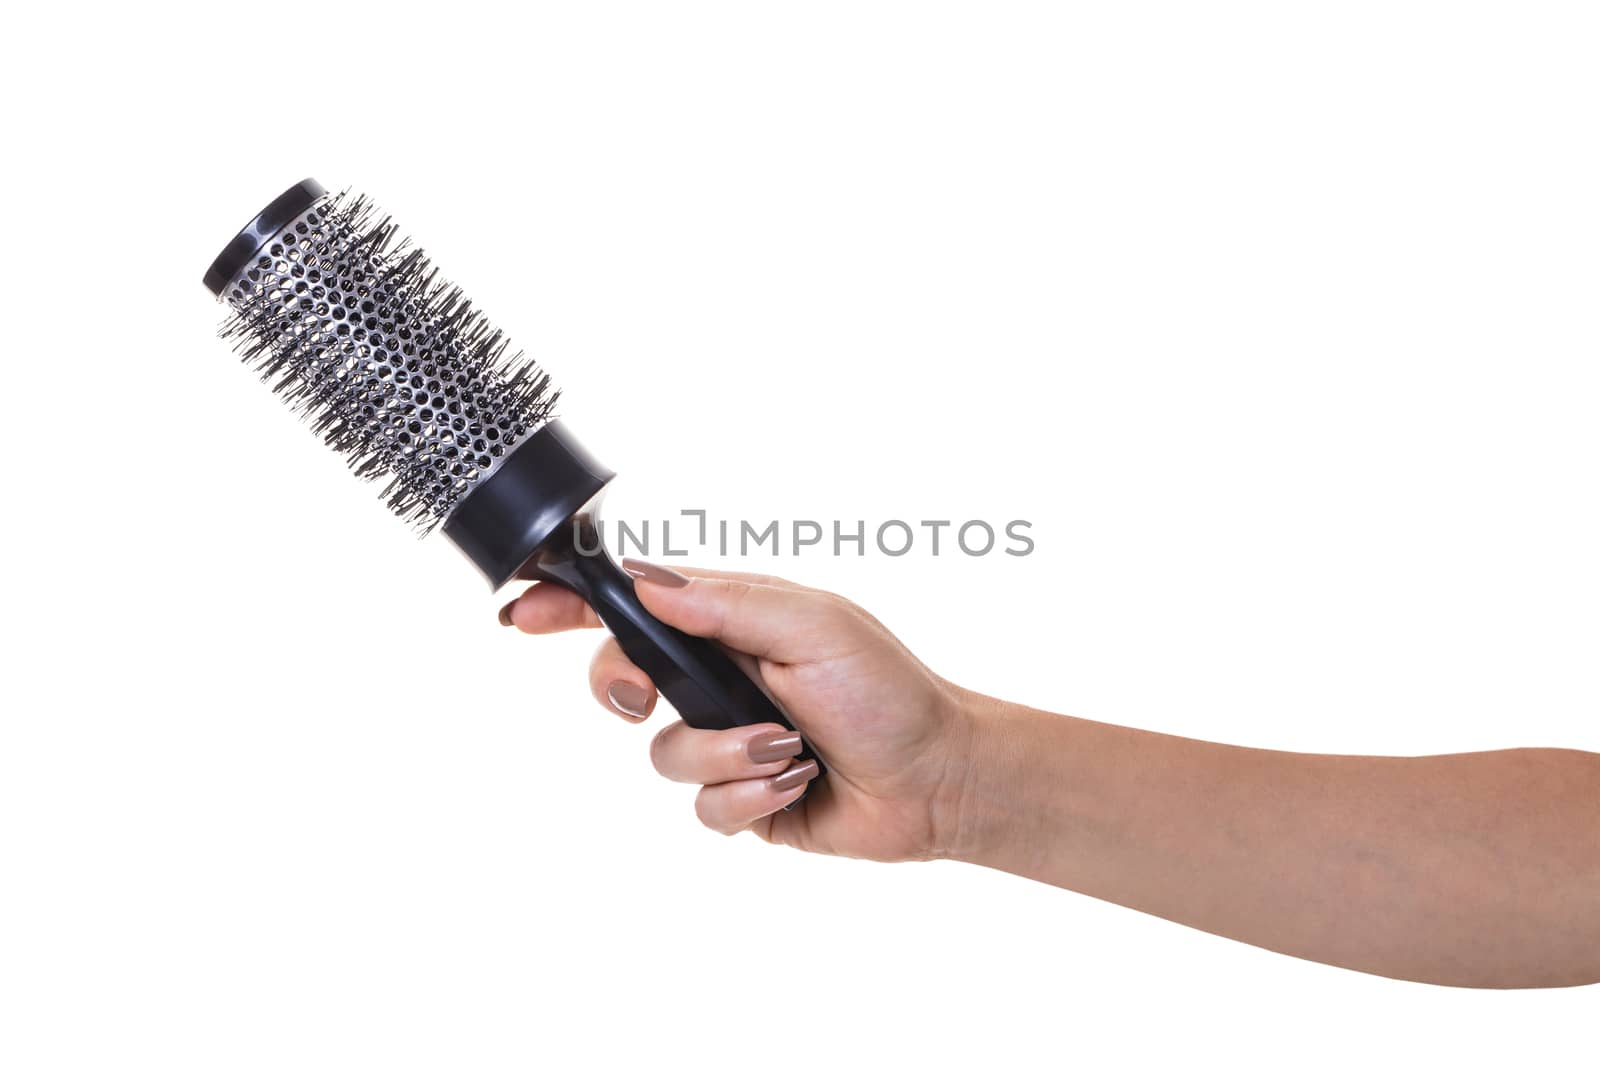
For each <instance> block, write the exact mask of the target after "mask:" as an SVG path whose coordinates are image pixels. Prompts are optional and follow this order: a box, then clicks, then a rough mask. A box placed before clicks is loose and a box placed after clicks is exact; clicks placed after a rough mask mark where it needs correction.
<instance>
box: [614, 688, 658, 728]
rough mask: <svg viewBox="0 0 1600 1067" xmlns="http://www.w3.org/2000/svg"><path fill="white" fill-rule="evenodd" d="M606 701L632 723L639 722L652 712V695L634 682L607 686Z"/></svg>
mask: <svg viewBox="0 0 1600 1067" xmlns="http://www.w3.org/2000/svg"><path fill="white" fill-rule="evenodd" d="M606 699H607V700H609V701H611V706H612V707H613V708H615V709H616V710H617V714H618V715H621V716H622V717H623V718H624V719H627V720H629V721H630V722H638V721H639V720H640V719H642V718H644V717H645V716H646V715H648V714H649V712H650V694H649V693H646V692H645V691H644V690H643V689H640V688H639V687H638V686H636V685H634V684H633V683H632V682H612V683H611V684H610V685H608V686H606Z"/></svg>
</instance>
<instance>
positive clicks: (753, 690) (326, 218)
mask: <svg viewBox="0 0 1600 1067" xmlns="http://www.w3.org/2000/svg"><path fill="white" fill-rule="evenodd" d="M205 285H206V288H207V289H209V290H211V292H212V293H213V295H215V296H216V297H217V298H218V299H221V300H225V301H226V302H227V303H228V304H229V305H230V307H231V308H232V309H233V316H232V318H230V320H229V322H228V323H227V325H226V326H225V327H224V330H223V335H224V336H225V337H228V338H231V339H232V340H234V341H235V343H236V346H237V347H238V349H239V351H240V353H241V355H242V356H243V358H244V359H245V361H246V362H248V363H251V364H253V365H255V366H256V367H257V368H258V369H259V370H260V371H261V374H262V376H263V377H264V378H266V379H267V380H268V381H270V382H272V383H273V386H274V390H275V391H276V392H278V393H279V394H280V395H282V396H283V397H284V398H285V399H286V400H287V401H288V402H289V403H290V405H291V406H292V407H294V408H296V409H297V410H298V411H299V412H300V413H301V414H302V415H303V416H304V417H305V418H306V419H307V420H309V421H310V422H311V424H312V426H313V428H314V429H315V430H317V431H318V432H319V433H320V434H321V435H322V437H323V439H324V440H325V441H326V442H327V443H328V444H329V445H330V446H331V447H333V448H334V449H335V450H336V451H340V452H343V453H346V454H347V456H348V458H349V462H350V465H351V467H352V468H353V469H354V470H355V472H356V473H357V474H358V475H360V476H362V477H364V478H387V479H389V481H388V484H387V485H386V486H385V488H384V496H385V498H386V499H387V500H388V502H389V506H390V508H392V509H393V510H394V511H395V512H397V513H398V514H399V515H401V516H402V517H403V518H405V519H407V520H408V521H410V522H412V523H414V524H415V525H418V526H420V527H422V528H423V530H424V531H426V530H428V529H431V528H433V527H434V526H442V529H443V531H444V535H445V536H446V537H448V538H449V539H450V540H451V541H453V542H454V543H455V544H456V546H457V547H458V548H460V549H461V551H462V552H463V553H464V554H465V555H466V557H467V558H468V559H469V560H470V561H471V562H472V563H473V565H474V566H476V567H477V568H478V570H479V571H480V572H482V574H483V575H484V577H485V578H487V579H488V580H489V583H490V585H491V586H494V587H495V588H499V587H500V586H502V585H504V584H505V583H506V582H508V581H511V580H512V579H514V578H521V579H527V580H541V581H549V582H555V583H557V584H559V585H562V586H565V587H566V588H568V589H571V590H572V591H573V592H575V593H577V594H578V595H579V596H581V597H583V598H584V599H585V600H586V601H588V602H589V604H590V605H591V606H592V607H593V608H594V610H595V613H596V614H597V615H598V616H599V617H600V620H601V621H602V622H604V623H605V624H606V627H607V628H608V629H609V630H611V632H612V634H613V635H614V636H615V637H616V639H617V642H618V644H619V645H621V647H622V649H623V651H624V652H626V653H627V654H628V656H629V658H630V659H632V660H633V661H634V662H635V663H636V664H638V666H639V667H640V668H641V669H643V670H644V672H645V673H646V674H648V675H649V676H650V678H651V680H652V681H654V682H655V683H656V687H657V688H658V689H659V690H660V691H661V693H662V695H663V696H665V697H666V698H667V699H668V700H669V701H671V702H672V705H673V706H674V707H675V708H676V709H677V710H678V713H679V715H681V716H682V717H683V720H684V721H685V722H687V723H688V724H689V725H690V726H694V727H697V728H699V729H726V728H728V727H733V726H747V725H753V724H756V723H764V722H771V723H779V724H781V725H783V726H784V727H786V728H790V729H792V727H790V725H789V722H788V720H787V719H786V718H785V717H784V715H783V712H782V711H781V710H780V709H779V708H778V707H777V705H776V704H775V703H773V701H772V699H771V698H770V697H769V696H767V694H766V692H765V691H764V690H763V689H762V688H761V686H760V685H759V684H758V683H757V682H755V681H754V680H753V679H752V678H750V677H749V676H747V675H746V674H745V673H744V672H743V671H742V670H741V669H740V668H739V667H738V666H737V665H736V664H735V663H734V661H733V660H732V659H731V658H730V657H729V655H728V653H727V651H726V650H724V649H723V648H721V647H720V646H718V645H716V644H715V643H713V642H711V641H708V640H706V639H705V638H701V637H694V636H691V635H688V634H684V633H682V632H680V631H678V630H675V629H673V628H672V627H670V626H667V625H666V624H664V623H662V622H661V621H660V620H658V619H656V618H655V617H654V616H653V615H651V614H650V613H649V612H648V611H646V610H645V608H644V606H643V604H641V603H640V601H639V598H638V595H637V594H636V593H635V591H634V587H633V580H632V579H631V578H630V577H628V575H626V574H625V573H623V571H622V569H621V568H619V567H618V566H617V565H616V563H615V562H614V561H613V560H612V559H611V557H610V556H609V555H608V554H607V553H606V551H605V548H604V546H603V544H602V543H601V536H600V527H599V524H598V523H599V520H598V510H599V502H600V497H601V495H602V493H603V491H604V489H605V486H606V484H607V483H608V482H609V481H610V480H611V478H612V477H613V475H612V472H611V471H610V470H608V469H606V468H605V467H604V466H602V465H601V464H600V463H599V462H598V461H597V460H596V459H595V458H594V457H593V456H592V455H590V454H589V452H588V450H587V449H585V448H584V447H583V445H582V444H580V443H579V442H578V440H577V438H576V437H574V436H573V434H572V433H571V431H570V430H568V429H567V427H566V426H564V425H563V424H562V423H560V422H559V421H552V419H551V415H552V413H553V408H554V405H555V401H556V397H557V394H556V392H555V391H554V390H553V389H552V388H550V382H549V377H548V375H546V374H544V373H542V372H540V371H539V370H538V369H537V367H535V366H534V364H533V362H532V361H531V360H528V359H526V358H524V357H523V356H521V355H520V354H518V355H510V356H508V355H507V353H506V350H507V342H506V339H505V337H504V335H502V334H501V333H500V332H499V331H498V330H495V329H494V328H493V327H491V326H490V325H489V324H488V322H487V321H485V319H484V318H483V315H482V314H481V313H480V312H478V311H476V310H475V309H473V307H472V305H471V303H470V302H469V301H467V300H466V298H465V297H464V296H463V294H462V293H461V291H460V290H459V289H456V288H455V287H453V286H450V285H448V284H447V283H446V282H444V281H443V280H441V279H440V278H439V275H438V272H437V271H436V270H434V268H433V267H432V266H431V265H430V264H429V263H428V260H427V258H426V257H425V256H424V255H423V254H422V253H421V252H420V251H419V250H417V249H414V248H411V247H410V246H409V245H408V244H407V242H405V241H403V240H399V239H398V238H397V235H396V232H395V228H394V226H393V224H392V223H391V222H390V221H389V220H388V219H387V218H383V217H380V216H378V215H377V213H376V212H375V211H374V210H373V208H372V206H371V205H370V204H369V203H368V202H367V201H366V200H364V199H362V198H354V199H352V198H350V197H348V196H347V195H345V194H340V195H337V196H334V195H330V194H328V193H327V191H326V190H324V189H323V187H322V186H321V185H320V184H318V183H317V182H315V181H313V180H311V179H307V180H305V181H302V182H300V183H299V184H297V185H295V186H292V187H291V188H289V189H288V190H286V191H285V192H284V193H282V194H281V195H280V196H278V197H277V198H276V199H275V200H273V201H272V203H270V204H268V205H267V207H266V208H265V209H264V210H262V212H261V213H260V214H259V215H257V216H256V217H255V218H254V219H252V220H251V221H250V223H249V224H248V225H246V226H245V227H244V229H242V230H240V231H239V234H238V235H237V236H236V237H235V238H234V239H233V240H232V241H231V242H229V244H228V246H227V247H226V248H225V249H223V251H222V254H221V255H219V256H218V257H217V258H216V261H215V262H213V263H212V264H211V267H210V269H209V270H207V271H206V275H205ZM812 756H813V753H812V752H811V751H810V749H809V748H807V749H805V750H804V751H803V754H802V758H811V757H812Z"/></svg>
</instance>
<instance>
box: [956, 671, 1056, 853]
mask: <svg viewBox="0 0 1600 1067" xmlns="http://www.w3.org/2000/svg"><path fill="white" fill-rule="evenodd" d="M954 705H955V712H954V715H953V724H954V725H953V729H952V734H953V735H954V736H955V737H956V738H958V741H957V743H956V745H955V755H954V757H953V759H952V761H951V762H952V766H951V770H950V773H949V774H948V775H947V788H946V790H945V796H944V798H943V799H942V801H941V803H940V804H939V808H940V816H941V817H940V818H939V819H937V820H936V822H937V824H938V826H939V837H938V841H937V842H936V848H935V850H934V854H935V856H936V857H937V858H940V859H952V860H959V861H960V862H963V863H974V864H980V865H983V866H989V867H997V866H1003V865H1004V862H1003V854H1004V852H1005V850H1006V849H1007V848H1008V847H1015V846H1017V845H1019V844H1022V843H1023V842H1022V841H1021V840H1020V838H1021V837H1022V836H1023V835H1024V834H1025V833H1026V820H1025V819H1019V818H1018V816H1019V813H1020V811H1021V802H1022V796H1021V794H1022V793H1023V792H1025V788H1026V777H1027V774H1028V772H1029V768H1028V766H1027V755H1028V752H1029V749H1030V747H1031V746H1030V743H1029V741H1028V735H1029V732H1030V727H1031V726H1032V720H1034V719H1036V718H1056V717H1057V716H1049V715H1047V713H1045V712H1041V711H1037V710H1035V709H1033V708H1027V707H1023V706H1021V705H1018V704H1011V703H1008V702H1006V701H1003V700H997V699H995V698H994V697H990V696H985V695H984V694H982V693H975V692H972V691H971V690H958V691H957V693H956V694H955V697H954Z"/></svg>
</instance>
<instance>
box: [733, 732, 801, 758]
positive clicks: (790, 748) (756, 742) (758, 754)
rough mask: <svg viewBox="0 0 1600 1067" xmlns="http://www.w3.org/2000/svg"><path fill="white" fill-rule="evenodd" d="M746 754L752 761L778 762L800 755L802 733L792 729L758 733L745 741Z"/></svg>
mask: <svg viewBox="0 0 1600 1067" xmlns="http://www.w3.org/2000/svg"><path fill="white" fill-rule="evenodd" d="M744 752H745V755H747V756H749V757H750V762H751V763H777V762H778V761H779V760H786V759H789V758H791V757H793V756H798V755H800V735H799V734H798V733H795V732H794V731H793V730H790V731H788V732H786V733H781V734H757V735H756V736H755V737H752V738H751V739H750V740H749V741H747V742H745V746H744Z"/></svg>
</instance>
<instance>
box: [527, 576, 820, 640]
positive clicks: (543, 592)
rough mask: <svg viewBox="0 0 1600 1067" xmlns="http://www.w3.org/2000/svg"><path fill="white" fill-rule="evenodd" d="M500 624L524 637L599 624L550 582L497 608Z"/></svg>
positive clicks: (779, 582)
mask: <svg viewBox="0 0 1600 1067" xmlns="http://www.w3.org/2000/svg"><path fill="white" fill-rule="evenodd" d="M683 572H684V573H685V574H688V575H692V576H693V577H696V578H733V579H737V580H739V581H744V582H748V583H749V584H751V585H776V586H784V587H790V588H795V586H794V583H792V582H787V581H785V580H783V579H782V578H774V577H773V576H772V575H770V574H742V573H739V572H737V571H714V570H707V569H705V568H704V567H685V568H683ZM500 624H501V625H502V626H515V627H516V628H517V629H519V630H521V631H522V632H523V633H525V634H558V633H565V632H566V631H568V630H593V629H597V628H600V627H601V626H602V625H603V624H602V623H601V622H600V617H599V616H598V615H596V614H595V613H594V609H593V608H591V607H590V606H589V605H588V604H587V603H586V602H585V601H584V599H583V598H582V597H580V596H579V595H578V594H577V593H574V592H573V591H572V590H570V589H564V588H562V587H561V586H559V585H555V584H553V583H551V582H535V583H534V584H533V585H530V586H529V587H528V588H527V589H524V590H523V591H522V594H521V595H520V596H518V597H517V598H516V599H514V600H512V601H510V602H509V603H507V604H506V605H505V606H504V607H502V608H501V609H500Z"/></svg>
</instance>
